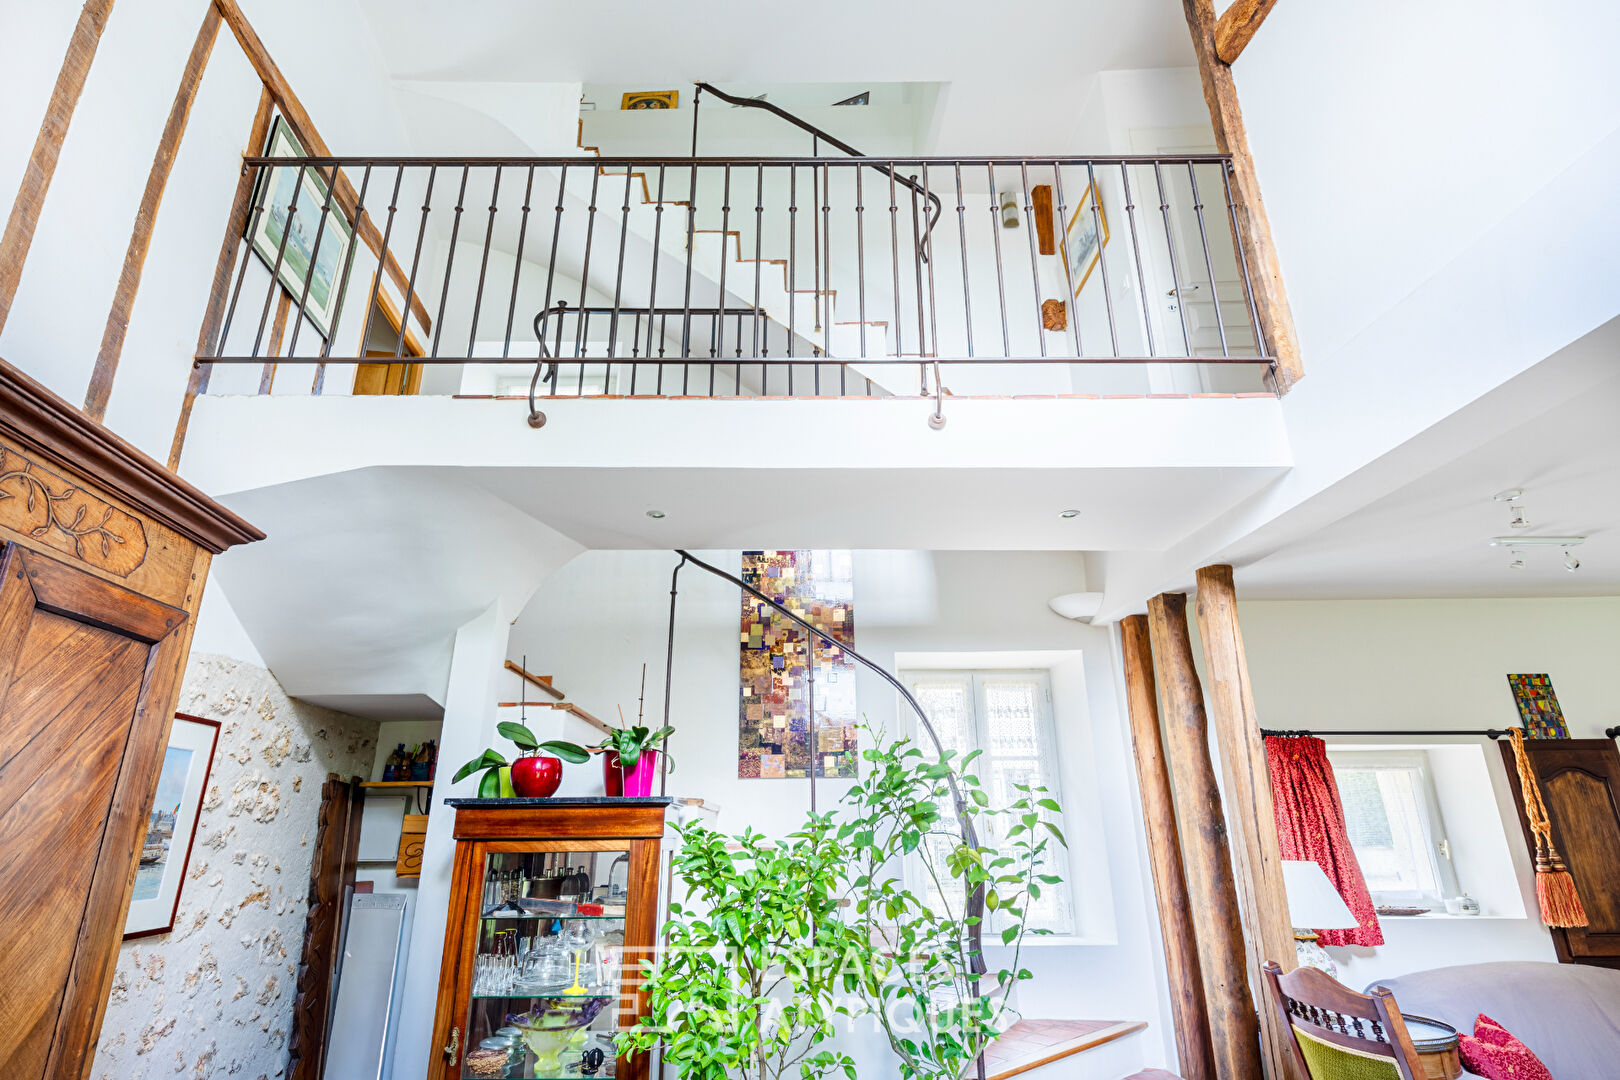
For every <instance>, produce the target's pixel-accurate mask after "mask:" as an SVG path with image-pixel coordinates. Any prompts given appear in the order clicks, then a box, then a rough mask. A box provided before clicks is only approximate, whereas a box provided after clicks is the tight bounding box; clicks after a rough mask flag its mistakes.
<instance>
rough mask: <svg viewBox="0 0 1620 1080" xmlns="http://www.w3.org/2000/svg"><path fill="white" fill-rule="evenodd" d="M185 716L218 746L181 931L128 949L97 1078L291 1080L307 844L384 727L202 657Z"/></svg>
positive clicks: (263, 674)
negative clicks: (334, 793) (282, 1079)
mask: <svg viewBox="0 0 1620 1080" xmlns="http://www.w3.org/2000/svg"><path fill="white" fill-rule="evenodd" d="M179 709H180V711H181V712H186V713H192V714H194V715H196V716H205V717H208V718H209V719H212V720H218V721H220V722H221V724H222V725H223V726H222V727H221V729H220V735H219V745H218V747H217V748H216V749H215V751H214V767H213V772H212V774H211V775H210V777H209V781H208V791H207V793H206V795H205V796H204V798H203V806H202V816H201V818H200V819H199V821H198V825H197V839H196V843H195V845H194V847H193V850H192V855H191V865H190V867H189V868H188V871H187V878H186V881H185V884H184V885H183V886H182V888H181V891H180V907H179V911H178V913H177V916H176V919H175V928H174V932H173V933H172V934H166V935H160V936H154V937H147V938H138V939H136V940H134V941H127V942H125V943H124V945H123V948H122V950H121V951H120V953H119V957H118V969H117V972H116V974H115V975H114V977H113V987H112V998H111V1001H110V1002H109V1004H108V1006H107V1016H106V1020H105V1021H104V1022H103V1024H102V1027H101V1043H100V1047H99V1048H98V1050H97V1052H96V1061H95V1067H94V1069H93V1071H92V1073H91V1075H92V1076H94V1077H96V1078H98V1080H157V1078H159V1077H163V1078H171V1077H186V1078H194V1080H207V1078H210V1077H226V1076H233V1077H235V1076H240V1077H242V1078H243V1080H270V1078H273V1077H277V1076H280V1075H282V1074H283V1073H284V1071H285V1067H286V1063H287V1039H288V1029H289V1027H290V1025H291V1021H292V1003H293V997H294V993H295V990H294V980H295V975H296V972H297V966H298V954H299V950H300V949H301V948H302V945H303V940H304V909H305V907H306V903H305V901H306V897H307V896H308V891H309V867H310V856H311V849H310V843H311V842H312V841H313V839H314V836H315V827H316V818H317V814H318V811H319V809H320V801H321V784H322V783H323V782H324V781H325V779H326V775H327V774H328V773H337V774H338V775H339V776H352V775H360V776H366V775H368V774H369V772H370V769H371V761H372V755H373V749H374V743H375V739H376V723H375V722H374V721H369V720H362V719H359V718H358V717H353V716H348V715H346V714H344V713H339V712H333V711H331V710H330V709H321V708H316V707H315V706H313V705H307V704H305V703H303V702H301V701H294V700H293V699H291V698H289V697H288V696H287V695H286V694H285V693H283V692H282V690H281V686H280V685H279V684H278V683H277V682H276V680H275V678H274V677H273V676H272V675H271V674H270V673H269V672H268V671H265V670H264V669H263V668H260V667H255V666H254V665H252V664H246V663H242V662H240V661H237V660H233V659H230V658H228V657H223V656H214V655H208V654H200V655H193V656H192V657H191V660H190V662H189V663H188V665H187V667H186V678H185V682H184V683H183V685H182V687H181V691H180V705H179Z"/></svg>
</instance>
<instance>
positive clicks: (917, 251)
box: [910, 173, 928, 397]
mask: <svg viewBox="0 0 1620 1080" xmlns="http://www.w3.org/2000/svg"><path fill="white" fill-rule="evenodd" d="M910 179H911V264H912V266H913V267H914V268H915V270H916V274H917V361H918V363H917V376H918V378H919V379H920V381H921V383H922V389H921V391H920V393H921V394H922V395H923V396H924V397H927V396H928V366H927V365H926V364H924V363H922V360H923V358H924V357H926V356H927V355H928V334H927V332H926V330H925V327H924V323H923V270H922V268H923V257H922V250H923V249H922V226H921V224H920V223H919V222H918V221H917V195H918V189H917V174H916V173H912V174H911V177H910Z"/></svg>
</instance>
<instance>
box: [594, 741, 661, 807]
mask: <svg viewBox="0 0 1620 1080" xmlns="http://www.w3.org/2000/svg"><path fill="white" fill-rule="evenodd" d="M657 776H658V751H657V750H643V751H642V752H641V756H640V757H638V758H637V759H636V767H635V768H633V769H631V770H629V771H628V772H626V771H625V770H624V769H623V768H622V767H620V765H619V755H618V754H617V753H615V752H613V751H611V750H609V751H608V752H607V753H605V754H603V755H602V790H603V791H604V792H606V793H607V794H608V795H629V796H633V797H645V796H648V795H651V794H652V788H653V780H654V779H655V778H656V777H657Z"/></svg>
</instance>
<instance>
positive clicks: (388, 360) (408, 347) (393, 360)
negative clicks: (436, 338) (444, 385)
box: [354, 273, 427, 396]
mask: <svg viewBox="0 0 1620 1080" xmlns="http://www.w3.org/2000/svg"><path fill="white" fill-rule="evenodd" d="M367 295H373V296H375V297H376V306H377V308H378V309H379V310H380V311H382V313H383V318H384V319H385V320H387V322H388V325H389V326H391V327H392V328H393V330H394V333H395V334H396V335H397V336H398V337H399V338H400V341H401V343H402V345H401V348H400V355H399V356H395V354H393V353H390V352H383V351H382V350H380V349H368V348H366V342H365V337H364V335H365V334H366V333H367V332H368V331H369V330H370V328H371V312H369V311H368V312H366V325H365V326H363V327H361V330H360V333H361V340H360V351H361V353H362V355H365V356H368V357H375V358H377V359H379V360H381V361H382V363H377V364H357V365H355V373H354V379H355V385H356V386H359V384H360V373H361V371H364V370H366V369H375V368H378V367H381V368H384V369H385V373H384V375H383V387H384V391H383V394H384V395H387V396H393V395H389V394H388V391H387V386H388V384H389V381H390V378H389V377H390V375H391V374H392V373H391V372H390V371H388V370H386V369H391V368H397V367H403V368H404V369H405V370H404V372H403V373H402V374H401V375H400V388H399V390H398V391H397V392H396V393H397V394H398V395H404V396H408V395H414V394H415V393H417V392H418V391H419V390H420V389H421V387H422V365H421V364H412V363H407V362H406V360H405V358H407V357H413V356H425V355H426V354H427V350H426V349H424V348H423V347H422V339H421V338H419V337H417V336H416V329H415V328H414V327H412V326H411V324H410V323H409V322H406V321H405V320H404V319H403V317H402V316H401V314H400V310H399V307H398V306H397V305H396V304H395V303H394V300H393V298H392V297H391V296H389V295H388V293H387V292H386V291H384V290H383V289H382V288H380V287H379V286H378V282H377V275H376V274H375V273H373V274H372V275H371V285H370V287H369V288H368V289H367ZM360 396H369V395H360Z"/></svg>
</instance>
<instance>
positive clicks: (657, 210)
mask: <svg viewBox="0 0 1620 1080" xmlns="http://www.w3.org/2000/svg"><path fill="white" fill-rule="evenodd" d="M663 239H664V166H663V164H662V163H660V164H659V166H658V201H657V202H655V203H653V242H652V280H651V282H650V283H649V284H648V287H647V310H648V311H649V312H651V311H653V310H655V309H656V308H657V307H658V264H659V263H660V262H662V261H663V255H662V252H663V248H662V247H661V246H660V245H661V244H662V243H663ZM652 336H653V320H652V316H651V315H648V316H647V356H648V357H649V358H650V357H651V356H652V350H653V341H652ZM658 355H659V356H662V355H663V351H662V349H660V351H659V354H658ZM659 366H660V367H662V366H663V365H661V364H660V365H659Z"/></svg>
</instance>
